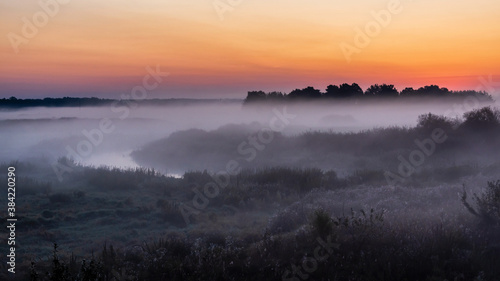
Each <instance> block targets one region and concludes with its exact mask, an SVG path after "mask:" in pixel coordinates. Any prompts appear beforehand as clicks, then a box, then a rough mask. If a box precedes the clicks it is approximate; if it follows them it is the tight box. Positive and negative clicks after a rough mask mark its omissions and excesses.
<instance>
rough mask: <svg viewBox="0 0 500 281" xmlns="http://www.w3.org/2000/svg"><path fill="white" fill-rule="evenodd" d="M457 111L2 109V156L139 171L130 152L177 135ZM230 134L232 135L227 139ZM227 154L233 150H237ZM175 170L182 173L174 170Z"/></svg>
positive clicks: (223, 105) (383, 106) (329, 125)
mask: <svg viewBox="0 0 500 281" xmlns="http://www.w3.org/2000/svg"><path fill="white" fill-rule="evenodd" d="M461 106H462V108H461V109H458V110H457V109H456V105H455V106H454V105H453V104H450V103H446V102H443V103H441V104H440V103H436V102H432V103H429V104H426V103H413V104H407V103H406V104H405V103H404V102H403V103H397V102H387V103H383V102H376V103H375V102H374V103H369V104H367V103H364V104H355V103H353V102H350V103H341V102H337V103H326V104H325V103H322V104H317V103H312V102H304V103H297V104H273V105H269V104H268V105H251V106H243V105H242V101H220V102H218V103H214V102H207V103H206V104H204V103H200V102H197V103H192V104H190V103H184V104H183V105H164V106H141V104H140V103H139V104H138V105H137V106H126V105H121V106H115V107H107V106H102V107H70V108H44V107H34V108H25V109H18V110H3V111H0V131H2V132H5V133H4V134H2V138H1V139H0V147H1V148H0V155H1V159H2V160H3V161H10V160H22V159H29V158H33V157H47V158H48V159H50V160H55V159H57V158H59V157H63V156H68V157H71V158H74V159H75V160H76V161H78V162H81V163H86V164H93V165H110V166H119V167H135V166H136V165H137V164H136V163H134V161H133V160H132V159H131V157H130V153H131V152H132V151H134V150H138V149H141V148H143V147H145V146H146V145H148V144H149V143H151V142H154V141H157V140H160V139H163V138H167V137H169V136H170V135H171V134H172V133H174V132H177V131H185V130H189V129H200V130H206V131H211V130H217V129H219V128H221V127H223V126H225V125H228V124H243V125H245V126H243V127H242V128H245V127H252V126H254V127H255V128H254V129H265V128H269V127H270V125H271V124H270V123H271V122H273V119H275V118H276V117H278V118H280V117H281V118H282V117H283V115H285V116H288V117H289V118H288V119H287V122H285V123H286V124H283V125H284V126H282V127H283V128H280V133H281V134H282V135H284V136H289V135H298V134H301V133H304V132H308V131H324V132H327V131H328V132H329V131H332V132H359V131H362V130H367V129H372V128H376V127H378V128H382V127H392V126H415V125H416V122H417V118H418V116H419V115H421V114H423V113H429V112H431V113H435V114H438V115H447V116H448V117H460V116H461V115H462V114H463V113H464V112H465V111H466V107H467V106H464V105H461ZM103 119H105V121H106V122H107V123H106V128H105V129H106V130H103V128H100V122H102V121H103ZM245 130H246V129H243V131H245ZM241 133H243V135H242V134H239V135H238V134H237V133H235V134H237V135H238V137H241V139H239V141H240V142H241V141H245V140H246V136H244V134H245V132H241ZM247 133H248V132H247ZM227 134H229V135H233V133H232V132H227ZM200 137H202V136H200ZM232 137H235V136H232ZM235 141H237V140H235ZM82 142H85V143H84V144H82ZM89 143H91V145H89ZM78 145H80V150H78ZM224 149H225V150H227V151H236V149H237V147H233V146H232V147H227V148H224ZM188 161H189V159H188ZM142 164H145V163H144V162H143V163H142ZM172 168H175V169H174V170H177V171H178V172H182V171H180V170H179V169H178V168H179V167H172ZM185 168H188V169H191V168H195V167H185ZM199 168H203V167H201V166H200V167H199ZM205 168H211V167H205Z"/></svg>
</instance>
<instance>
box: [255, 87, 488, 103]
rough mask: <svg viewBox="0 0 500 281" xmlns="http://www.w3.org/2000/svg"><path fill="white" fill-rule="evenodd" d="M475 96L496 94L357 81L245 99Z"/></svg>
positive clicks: (258, 94) (485, 97) (482, 97)
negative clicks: (364, 86) (366, 85)
mask: <svg viewBox="0 0 500 281" xmlns="http://www.w3.org/2000/svg"><path fill="white" fill-rule="evenodd" d="M471 97H473V98H475V99H477V100H480V101H482V102H489V101H492V100H493V99H492V97H491V96H490V95H489V94H488V93H486V92H484V91H473V90H467V91H450V90H448V89H447V88H441V87H439V86H436V85H430V86H425V87H421V88H418V89H414V88H411V87H409V88H405V89H404V90H402V91H398V90H397V89H396V88H395V87H394V85H388V84H382V85H379V84H375V85H372V86H370V87H369V88H368V89H366V90H365V91H363V90H362V89H361V87H360V86H359V85H358V84H356V83H353V84H347V83H344V84H341V85H329V86H328V87H327V88H326V90H325V92H321V90H319V89H315V88H314V87H306V88H304V89H295V90H293V91H291V92H290V93H288V94H286V93H282V92H269V93H266V92H264V91H250V92H248V95H247V97H246V99H245V103H246V104H252V103H255V102H283V101H305V100H308V101H315V100H316V101H317V100H320V101H332V100H337V101H341V100H344V101H345V100H355V101H360V100H368V101H374V100H379V101H380V100H381V101H387V100H403V101H404V100H410V101H415V100H421V101H429V100H432V99H439V100H447V99H453V100H458V99H461V100H464V99H466V98H471Z"/></svg>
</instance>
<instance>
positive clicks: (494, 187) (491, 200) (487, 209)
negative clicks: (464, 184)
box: [462, 180, 500, 225]
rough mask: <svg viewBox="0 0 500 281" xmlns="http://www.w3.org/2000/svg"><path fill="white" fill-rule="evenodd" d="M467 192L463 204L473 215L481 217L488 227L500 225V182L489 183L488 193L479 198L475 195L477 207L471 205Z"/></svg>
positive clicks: (464, 193)
mask: <svg viewBox="0 0 500 281" xmlns="http://www.w3.org/2000/svg"><path fill="white" fill-rule="evenodd" d="M467 197H468V195H467V192H466V191H465V190H464V192H463V193H462V203H463V204H464V206H465V207H466V208H467V210H469V212H471V213H472V214H473V215H475V216H477V217H479V218H480V219H481V221H482V222H483V223H486V224H488V225H491V224H494V225H500V180H497V181H496V182H488V187H487V188H486V191H485V192H484V193H483V194H482V195H481V196H478V195H477V194H475V193H474V197H473V198H474V199H473V201H474V203H475V205H476V207H473V206H471V205H470V204H469V202H468V200H467Z"/></svg>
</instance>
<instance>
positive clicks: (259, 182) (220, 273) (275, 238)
mask: <svg viewBox="0 0 500 281" xmlns="http://www.w3.org/2000/svg"><path fill="white" fill-rule="evenodd" d="M18 164H19V163H18ZM82 169H85V170H87V172H89V171H91V173H93V172H95V173H99V174H100V176H106V177H113V176H114V175H115V173H117V171H112V170H110V169H104V168H102V169H100V171H98V170H96V169H93V168H83V167H82ZM122 173H123V175H124V176H126V174H127V173H128V172H127V171H122ZM136 173H137V174H138V175H139V176H140V177H142V176H146V177H145V178H143V180H139V181H138V184H139V186H140V185H141V183H142V184H144V183H146V182H157V183H158V184H159V183H163V184H164V186H163V188H165V187H166V186H168V187H169V188H171V187H172V186H171V184H174V185H178V186H179V187H181V186H185V185H187V184H188V182H189V183H193V181H197V180H199V181H200V182H204V180H203V177H204V176H206V174H204V173H191V174H190V175H185V178H184V179H178V182H177V183H173V182H172V181H171V180H168V179H167V178H164V177H162V176H159V175H154V174H153V173H152V172H151V171H136ZM284 175H287V176H290V175H291V176H295V177H296V178H299V179H300V178H302V177H312V178H317V181H318V184H319V186H324V187H328V186H330V189H333V190H337V191H339V190H338V187H336V186H335V185H331V184H330V183H319V181H321V180H324V179H325V177H326V178H329V177H331V175H327V174H325V173H321V172H316V173H314V174H311V173H310V171H309V172H308V171H300V170H291V169H285V168H282V169H271V170H264V171H261V172H258V173H251V174H248V173H247V174H246V175H245V176H243V177H244V178H245V180H244V181H243V182H242V184H243V183H244V184H245V185H246V186H247V187H249V186H252V185H255V186H256V187H257V186H266V185H265V183H267V186H268V187H271V186H272V185H271V184H270V183H272V182H274V183H275V182H276V181H274V180H272V179H278V178H281V179H284V178H285V177H283V176H284ZM186 178H190V179H189V180H187V182H185V181H186ZM263 179H266V180H263ZM139 182H140V183H139ZM137 188H138V189H141V190H142V191H143V192H146V191H148V192H151V191H154V190H155V189H157V188H160V189H162V187H161V186H160V185H157V186H156V187H153V186H149V187H147V188H146V189H145V187H137ZM232 188H233V189H234V188H236V189H237V187H232ZM325 192H326V191H325V190H316V191H312V192H300V191H298V192H297V194H300V196H301V197H304V196H305V197H304V198H303V199H302V200H301V199H299V198H296V202H295V203H293V204H290V205H288V207H287V208H285V209H284V210H282V211H280V212H278V213H277V214H275V215H274V216H272V217H271V218H270V220H269V223H268V224H267V225H266V226H264V227H263V228H262V229H261V231H260V232H247V231H245V232H242V233H238V234H235V233H230V234H228V233H227V231H224V230H218V231H214V230H210V229H204V230H203V232H199V233H198V234H194V233H190V234H188V235H186V234H185V232H184V233H183V232H182V231H172V230H171V231H169V232H166V233H165V234H163V235H158V236H157V237H155V238H153V237H151V238H149V239H143V240H141V241H140V242H134V241H133V240H134V239H133V238H127V241H121V242H124V243H123V244H122V245H121V246H118V247H116V246H115V245H116V244H119V243H120V241H113V240H112V239H110V240H108V241H104V242H102V244H101V246H100V248H97V247H96V248H94V249H95V250H92V253H90V251H87V252H86V253H84V254H79V255H75V254H74V253H73V250H74V249H73V248H72V247H68V246H66V247H64V246H58V245H57V244H55V243H52V242H51V241H55V240H57V239H58V238H59V237H58V235H57V234H52V236H51V237H49V238H45V239H43V238H40V237H39V238H38V239H37V243H39V244H45V245H46V246H52V253H51V254H50V255H47V256H46V257H43V256H42V257H37V256H36V255H35V256H32V257H31V259H28V258H27V257H28V256H25V257H24V258H23V259H22V260H23V263H22V265H21V266H19V268H18V273H17V275H16V276H17V277H18V279H17V280H306V279H310V280H498V279H497V278H498V276H499V274H500V271H499V267H498V264H499V263H500V241H499V239H498V237H499V235H500V228H499V226H500V216H499V213H498V209H499V208H500V196H499V195H500V181H496V182H489V183H488V185H487V188H486V189H484V191H482V192H481V193H478V194H475V196H474V198H475V199H474V200H472V201H469V200H467V193H466V192H464V193H462V195H461V198H462V201H463V206H462V207H463V209H469V210H470V211H471V213H472V214H473V215H474V216H475V217H476V219H474V217H473V216H465V217H466V218H467V219H466V220H464V214H463V213H462V211H463V209H453V208H449V206H447V207H446V208H447V210H446V212H451V213H448V214H447V215H446V216H445V218H443V217H442V216H443V214H440V215H438V216H441V218H440V219H437V218H436V217H432V216H428V215H426V214H425V212H423V211H422V210H419V211H415V210H413V211H412V212H413V216H410V215H406V216H405V217H400V216H398V215H397V210H395V209H389V210H388V209H379V210H377V209H373V208H372V209H358V210H354V209H350V210H345V209H343V210H342V212H335V211H332V205H335V204H337V203H338V202H335V201H330V203H329V205H322V204H321V203H320V204H315V203H317V202H315V200H317V198H318V196H319V197H323V196H325V195H326V196H331V195H333V194H328V193H325ZM356 192H359V191H356ZM89 193H91V192H89ZM254 196H255V195H254ZM334 196H336V197H338V196H342V192H339V193H335V195H334ZM433 196H435V194H433ZM82 198H85V195H81V194H73V196H70V198H69V199H63V200H60V199H58V200H55V201H54V202H52V203H56V202H57V204H61V205H58V210H54V211H53V213H56V214H52V215H50V216H49V215H47V214H42V216H44V217H47V218H46V220H50V218H52V217H53V216H54V217H57V218H58V220H60V219H61V214H60V213H59V212H65V207H63V205H64V204H68V203H67V202H66V200H70V201H73V202H75V201H77V200H79V201H84V200H95V198H94V199H92V198H87V199H82ZM111 198H112V195H110V199H108V202H109V200H111ZM167 198H168V197H167ZM414 199H415V198H414ZM434 199H435V200H436V201H439V200H442V199H443V198H434ZM167 200H168V199H163V198H161V199H157V201H156V207H153V210H150V211H149V212H153V213H156V212H160V213H161V212H171V213H168V214H166V215H165V217H164V218H163V225H164V226H165V227H166V226H168V225H169V224H170V223H171V222H173V221H175V215H178V214H175V213H176V211H175V210H172V209H165V202H166V201H167ZM267 200H270V199H269V198H268V199H267ZM445 200H450V199H445ZM452 200H455V201H457V202H458V201H459V198H458V197H454V198H453V199H452ZM272 201H275V202H276V201H279V200H278V199H277V198H274V199H272ZM226 203H228V204H231V201H228V202H226ZM235 203H236V202H235ZM308 204H314V205H315V206H308ZM432 204H436V202H433V203H432ZM443 205H445V206H446V204H443ZM138 207H139V206H138ZM440 207H442V206H440ZM101 208H103V207H102V206H101ZM142 208H143V207H142ZM221 208H222V205H219V206H217V207H216V208H214V209H213V210H215V209H219V210H220V209H221ZM406 208H408V210H411V208H410V207H408V206H406ZM114 209H115V214H114V215H111V214H106V213H105V212H104V210H102V211H101V213H100V214H99V219H105V218H106V217H107V216H111V217H112V218H113V219H114V220H120V218H118V217H116V216H117V215H118V216H119V213H120V212H124V211H125V210H124V209H123V206H114ZM155 209H156V210H155ZM168 210H170V211H168ZM108 211H109V210H108ZM142 211H143V212H144V210H142ZM255 211H256V210H255ZM44 212H47V211H44ZM237 212H243V210H238V211H237ZM301 212H302V213H301ZM391 213H392V215H391ZM394 213H396V214H394ZM465 215H466V214H465ZM127 216H128V217H129V219H131V218H134V215H132V213H129V214H128V215H127ZM211 216H216V217H218V218H219V220H223V217H227V215H222V214H221V213H220V212H219V213H218V214H217V215H211ZM233 216H234V214H233ZM150 218H151V221H150V222H149V223H148V224H142V225H141V226H140V227H141V228H150V227H151V224H153V218H154V216H152V215H150ZM96 219H98V218H95V217H94V218H92V216H87V217H86V218H85V220H83V221H80V223H84V224H93V223H94V221H95V220H96ZM123 219H125V218H123ZM67 220H70V221H71V222H72V223H78V222H77V220H78V218H71V219H67ZM215 220H217V218H215ZM23 221H24V223H28V221H29V219H28V218H24V219H23ZM62 223H63V222H62V221H59V222H58V221H57V220H56V219H54V220H53V221H52V222H51V223H48V222H47V221H46V222H42V221H41V220H40V219H39V224H40V226H38V228H40V227H44V228H45V227H46V228H50V227H51V226H52V227H53V226H54V224H62ZM107 223H110V222H109V221H108V222H107ZM200 223H201V222H197V223H196V224H200ZM42 225H43V226H42ZM117 226H118V223H117V222H115V227H117ZM31 227H34V226H31ZM35 228H36V227H35ZM136 228H137V227H136ZM115 231H120V229H119V228H118V227H117V229H115ZM80 235H81V234H80ZM80 235H78V234H77V235H75V236H76V237H73V238H78V236H80ZM24 239H26V238H24ZM94 246H96V245H94ZM4 280H7V279H4Z"/></svg>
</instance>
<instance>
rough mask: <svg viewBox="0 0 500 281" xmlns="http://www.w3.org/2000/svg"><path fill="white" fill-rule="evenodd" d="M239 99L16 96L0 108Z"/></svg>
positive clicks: (0, 100)
mask: <svg viewBox="0 0 500 281" xmlns="http://www.w3.org/2000/svg"><path fill="white" fill-rule="evenodd" d="M233 101H238V102H241V100H231V99H227V100H220V99H207V100H205V99H144V100H140V99H135V100H134V99H131V100H115V99H103V98H96V97H91V98H75V97H63V98H44V99H18V98H16V97H10V98H3V99H0V108H25V107H39V106H43V107H82V106H136V105H138V104H139V103H140V104H143V105H160V106H161V105H188V104H196V103H207V102H213V103H219V102H233Z"/></svg>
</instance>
